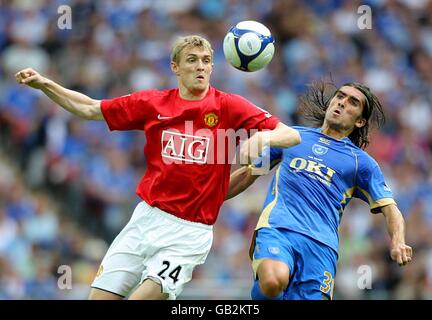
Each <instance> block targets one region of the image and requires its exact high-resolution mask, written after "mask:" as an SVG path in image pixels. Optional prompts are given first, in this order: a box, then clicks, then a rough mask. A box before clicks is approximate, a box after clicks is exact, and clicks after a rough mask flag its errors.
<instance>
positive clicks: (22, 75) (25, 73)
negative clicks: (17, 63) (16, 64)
mask: <svg viewBox="0 0 432 320" xmlns="http://www.w3.org/2000/svg"><path fill="white" fill-rule="evenodd" d="M15 79H16V81H17V82H18V83H20V84H26V85H28V86H30V87H32V88H35V89H41V88H42V87H43V86H44V83H45V81H46V80H47V79H46V78H44V77H42V76H41V75H40V74H39V73H38V72H36V71H35V70H33V69H32V68H26V69H23V70H21V71H18V72H17V73H16V74H15Z"/></svg>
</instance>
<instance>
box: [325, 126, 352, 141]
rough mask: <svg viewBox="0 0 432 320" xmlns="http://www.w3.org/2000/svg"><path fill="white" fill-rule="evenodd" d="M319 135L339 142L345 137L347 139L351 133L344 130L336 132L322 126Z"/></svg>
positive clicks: (336, 130)
mask: <svg viewBox="0 0 432 320" xmlns="http://www.w3.org/2000/svg"><path fill="white" fill-rule="evenodd" d="M321 133H322V134H325V135H326V136H329V137H332V138H333V139H336V140H341V139H343V138H345V137H348V136H349V135H350V133H351V132H348V131H345V130H338V129H335V128H332V127H330V126H328V125H325V124H323V126H322V127H321Z"/></svg>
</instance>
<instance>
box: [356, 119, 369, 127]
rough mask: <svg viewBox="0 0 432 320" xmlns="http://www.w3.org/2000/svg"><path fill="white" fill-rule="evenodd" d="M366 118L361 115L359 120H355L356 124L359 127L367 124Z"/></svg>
mask: <svg viewBox="0 0 432 320" xmlns="http://www.w3.org/2000/svg"><path fill="white" fill-rule="evenodd" d="M366 122H367V121H366V119H365V118H363V117H360V118H358V119H357V121H356V122H355V124H354V125H355V126H356V127H357V128H359V129H360V128H363V127H364V126H365V125H366Z"/></svg>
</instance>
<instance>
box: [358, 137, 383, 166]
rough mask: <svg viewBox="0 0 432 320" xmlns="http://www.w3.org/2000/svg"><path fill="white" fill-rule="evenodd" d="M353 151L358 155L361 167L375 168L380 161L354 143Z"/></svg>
mask: <svg viewBox="0 0 432 320" xmlns="http://www.w3.org/2000/svg"><path fill="white" fill-rule="evenodd" d="M352 148H353V152H354V153H355V154H356V155H357V158H358V163H359V167H361V168H375V167H377V166H379V165H378V162H377V161H376V160H375V159H374V158H373V157H372V156H371V155H370V154H369V153H367V152H366V151H365V150H363V149H361V148H359V147H357V146H356V145H354V144H353V143H352Z"/></svg>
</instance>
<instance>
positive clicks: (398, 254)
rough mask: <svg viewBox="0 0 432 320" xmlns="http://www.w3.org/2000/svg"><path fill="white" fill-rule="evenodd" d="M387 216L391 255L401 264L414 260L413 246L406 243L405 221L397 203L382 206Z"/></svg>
mask: <svg viewBox="0 0 432 320" xmlns="http://www.w3.org/2000/svg"><path fill="white" fill-rule="evenodd" d="M381 211H382V213H383V214H384V216H385V218H386V223H387V230H388V233H389V235H390V241H391V243H390V246H391V247H390V256H391V258H392V259H393V260H394V261H396V262H397V263H398V264H399V265H400V266H404V265H406V264H407V263H409V262H411V260H412V254H413V252H412V248H411V247H410V246H407V245H406V244H405V221H404V218H403V216H402V214H401V212H400V211H399V209H398V207H397V206H396V205H395V204H390V205H387V206H385V207H382V208H381Z"/></svg>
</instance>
